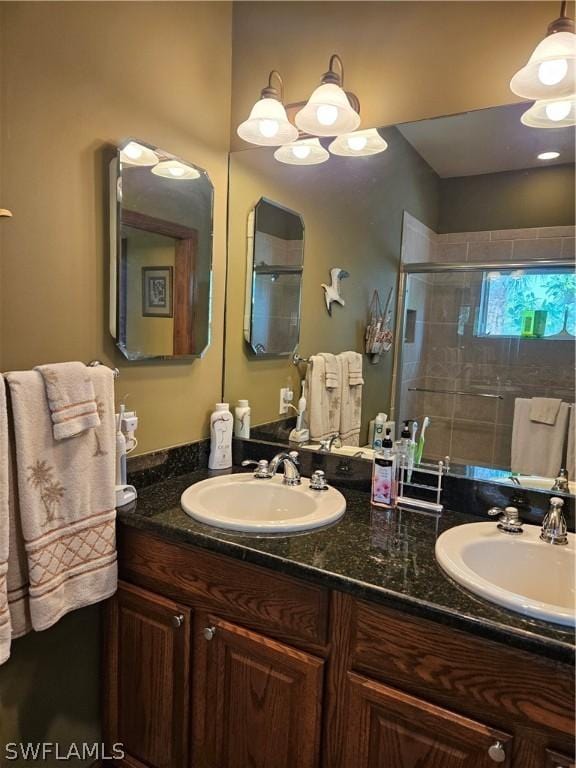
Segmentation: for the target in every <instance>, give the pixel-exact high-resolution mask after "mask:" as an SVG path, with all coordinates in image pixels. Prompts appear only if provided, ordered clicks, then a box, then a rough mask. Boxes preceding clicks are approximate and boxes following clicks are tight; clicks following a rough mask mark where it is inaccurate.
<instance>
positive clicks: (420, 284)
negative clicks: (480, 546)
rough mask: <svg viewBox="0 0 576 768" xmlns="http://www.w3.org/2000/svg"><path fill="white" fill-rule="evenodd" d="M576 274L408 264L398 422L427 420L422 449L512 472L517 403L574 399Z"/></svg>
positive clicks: (537, 264)
mask: <svg viewBox="0 0 576 768" xmlns="http://www.w3.org/2000/svg"><path fill="white" fill-rule="evenodd" d="M575 287H576V282H575V276H574V271H573V269H572V268H571V267H570V265H569V264H567V262H566V261H565V260H564V261H551V260H537V261H529V262H516V263H505V264H503V263H477V264H474V263H465V264H442V263H430V264H411V265H410V264H406V265H404V267H403V271H402V273H401V276H400V291H399V295H400V297H401V301H400V306H399V318H398V319H399V321H400V322H399V323H398V328H400V333H401V336H400V341H401V343H400V344H397V345H396V360H395V386H394V391H395V403H394V414H395V416H396V419H397V420H405V419H417V420H418V422H419V423H420V424H421V423H422V420H423V418H424V417H425V416H429V417H430V419H431V424H430V427H429V428H428V431H427V433H426V447H425V451H424V456H425V458H427V459H440V458H443V457H444V456H450V458H451V461H452V462H453V463H458V464H465V465H475V466H480V467H482V466H485V467H494V468H502V469H509V468H510V453H511V438H512V422H513V416H514V401H515V399H516V398H519V397H524V398H530V397H537V396H540V397H556V398H561V399H562V400H564V401H565V402H567V403H572V402H573V401H574V361H575V355H574V351H575V347H574V342H575V336H574V334H575V333H576V316H575V303H574V302H575V293H574V291H575Z"/></svg>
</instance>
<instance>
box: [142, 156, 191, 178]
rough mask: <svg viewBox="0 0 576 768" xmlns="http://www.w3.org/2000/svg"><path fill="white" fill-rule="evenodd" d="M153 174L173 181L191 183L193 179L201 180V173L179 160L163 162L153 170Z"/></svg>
mask: <svg viewBox="0 0 576 768" xmlns="http://www.w3.org/2000/svg"><path fill="white" fill-rule="evenodd" d="M151 171H152V173H154V174H156V176H162V177H163V178H165V179H173V180H174V181H189V180H191V179H198V178H200V173H199V172H198V171H197V170H196V168H192V166H190V165H186V164H185V163H181V162H180V161H179V160H162V162H160V163H158V165H155V166H154V168H151Z"/></svg>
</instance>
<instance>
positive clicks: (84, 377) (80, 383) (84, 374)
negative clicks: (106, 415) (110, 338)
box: [35, 363, 100, 440]
mask: <svg viewBox="0 0 576 768" xmlns="http://www.w3.org/2000/svg"><path fill="white" fill-rule="evenodd" d="M35 370H37V371H39V372H40V373H41V374H42V379H43V380H44V386H45V387H46V397H47V399H48V408H49V409H50V416H51V418H52V425H53V431H54V439H55V440H62V439H64V438H66V437H74V436H75V435H80V434H81V433H82V432H85V431H86V430H87V429H93V428H94V427H99V426H100V416H99V415H98V409H97V407H96V395H95V393H94V385H93V383H92V378H91V375H90V368H87V367H86V366H85V365H84V363H53V364H51V365H38V366H36V369H35Z"/></svg>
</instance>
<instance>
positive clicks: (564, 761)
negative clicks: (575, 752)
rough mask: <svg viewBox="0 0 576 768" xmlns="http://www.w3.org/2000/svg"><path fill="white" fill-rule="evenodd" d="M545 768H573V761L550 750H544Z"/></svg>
mask: <svg viewBox="0 0 576 768" xmlns="http://www.w3.org/2000/svg"><path fill="white" fill-rule="evenodd" d="M546 768H574V760H573V759H572V758H571V757H567V756H566V755H561V754H560V753H559V752H554V751H553V750H551V749H547V750H546Z"/></svg>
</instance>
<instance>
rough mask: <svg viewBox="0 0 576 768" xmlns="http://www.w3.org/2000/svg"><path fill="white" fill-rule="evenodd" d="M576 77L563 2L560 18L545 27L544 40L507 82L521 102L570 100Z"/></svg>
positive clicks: (573, 39)
mask: <svg viewBox="0 0 576 768" xmlns="http://www.w3.org/2000/svg"><path fill="white" fill-rule="evenodd" d="M575 74H576V34H575V32H574V20H573V19H570V18H569V17H568V16H567V15H566V0H563V1H562V3H561V4H560V16H559V17H558V18H557V19H555V20H554V21H553V22H552V23H551V24H549V25H548V33H547V36H546V37H545V38H544V40H542V41H541V42H540V43H538V45H537V46H536V48H535V49H534V51H533V53H532V55H531V56H530V58H529V59H528V62H527V63H526V64H525V66H523V67H522V69H520V70H519V71H518V72H516V74H515V75H514V77H513V78H512V80H511V81H510V89H511V90H512V92H513V93H515V94H516V95H517V96H522V97H523V98H525V99H534V100H535V101H537V100H539V99H545V100H550V99H560V98H566V97H573V96H574V92H575V90H576V89H575V82H574V79H575Z"/></svg>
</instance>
